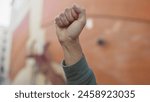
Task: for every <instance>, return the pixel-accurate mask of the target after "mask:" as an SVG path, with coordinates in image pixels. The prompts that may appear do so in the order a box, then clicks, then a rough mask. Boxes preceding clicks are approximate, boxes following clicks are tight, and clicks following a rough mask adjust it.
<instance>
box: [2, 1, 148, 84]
mask: <svg viewBox="0 0 150 102" xmlns="http://www.w3.org/2000/svg"><path fill="white" fill-rule="evenodd" d="M73 4H78V5H80V6H82V7H84V8H85V9H86V11H87V24H86V27H85V29H84V30H83V32H82V35H81V38H80V40H81V44H82V47H83V51H84V53H85V56H86V58H87V61H88V63H89V66H90V67H91V68H92V70H93V71H94V73H95V75H96V79H97V83H98V84H109V85H116V84H117V85H118V84H119V85H122V84H138V85H139V84H150V12H149V11H150V6H149V5H150V0H0V84H36V85H37V84H64V83H65V77H64V73H63V70H62V68H61V66H60V63H61V61H62V59H63V52H62V49H61V47H60V45H59V42H58V40H57V37H56V33H55V25H54V19H55V17H56V16H57V15H58V14H60V13H61V12H62V11H63V10H64V9H65V8H67V7H71V6H72V5H73ZM45 45H47V47H46V49H44V46H45ZM33 51H36V52H37V53H42V54H43V55H44V56H45V57H46V59H47V60H48V62H49V64H50V67H49V68H50V69H51V74H49V75H47V74H46V73H43V71H42V70H41V69H43V67H41V66H39V64H38V63H39V62H37V61H35V59H34V58H30V57H27V53H31V52H33ZM39 67H40V68H39Z"/></svg>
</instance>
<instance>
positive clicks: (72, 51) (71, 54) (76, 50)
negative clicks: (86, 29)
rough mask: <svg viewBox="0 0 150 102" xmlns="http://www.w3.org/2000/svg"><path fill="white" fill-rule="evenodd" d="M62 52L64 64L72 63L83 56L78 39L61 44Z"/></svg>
mask: <svg viewBox="0 0 150 102" xmlns="http://www.w3.org/2000/svg"><path fill="white" fill-rule="evenodd" d="M61 46H62V48H63V52H64V60H65V64H66V65H73V64H75V63H76V62H78V61H79V60H80V59H81V57H82V56H83V53H82V48H81V45H80V43H79V39H77V40H72V41H66V42H64V43H62V44H61Z"/></svg>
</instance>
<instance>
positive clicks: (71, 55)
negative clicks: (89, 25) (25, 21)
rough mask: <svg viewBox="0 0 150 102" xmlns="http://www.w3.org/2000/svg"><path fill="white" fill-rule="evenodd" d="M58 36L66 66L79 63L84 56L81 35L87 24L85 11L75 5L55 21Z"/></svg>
mask: <svg viewBox="0 0 150 102" xmlns="http://www.w3.org/2000/svg"><path fill="white" fill-rule="evenodd" d="M55 23H56V34H57V37H58V40H59V42H60V44H61V46H62V48H63V51H64V60H65V64H66V65H72V64H75V63H76V62H78V61H79V60H80V59H81V57H82V56H83V53H82V48H81V46H80V42H79V35H80V34H81V31H82V30H83V28H84V26H85V24H86V12H85V9H83V8H81V7H79V6H77V5H73V6H72V7H71V8H67V9H66V10H65V11H64V12H63V13H61V14H60V15H58V16H57V17H56V19H55Z"/></svg>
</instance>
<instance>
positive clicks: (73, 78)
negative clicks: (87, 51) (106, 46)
mask: <svg viewBox="0 0 150 102" xmlns="http://www.w3.org/2000/svg"><path fill="white" fill-rule="evenodd" d="M62 66H63V69H64V72H65V75H66V78H67V84H68V85H96V79H95V76H94V73H93V71H92V70H91V69H90V68H89V66H88V64H87V62H86V59H85V57H82V58H81V59H80V60H79V61H78V62H77V63H76V64H74V65H71V66H66V65H65V62H64V61H63V62H62Z"/></svg>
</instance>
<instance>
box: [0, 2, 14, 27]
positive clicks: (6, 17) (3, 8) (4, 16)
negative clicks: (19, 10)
mask: <svg viewBox="0 0 150 102" xmlns="http://www.w3.org/2000/svg"><path fill="white" fill-rule="evenodd" d="M11 1H12V0H0V26H7V27H8V26H9V24H10V17H11Z"/></svg>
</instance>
